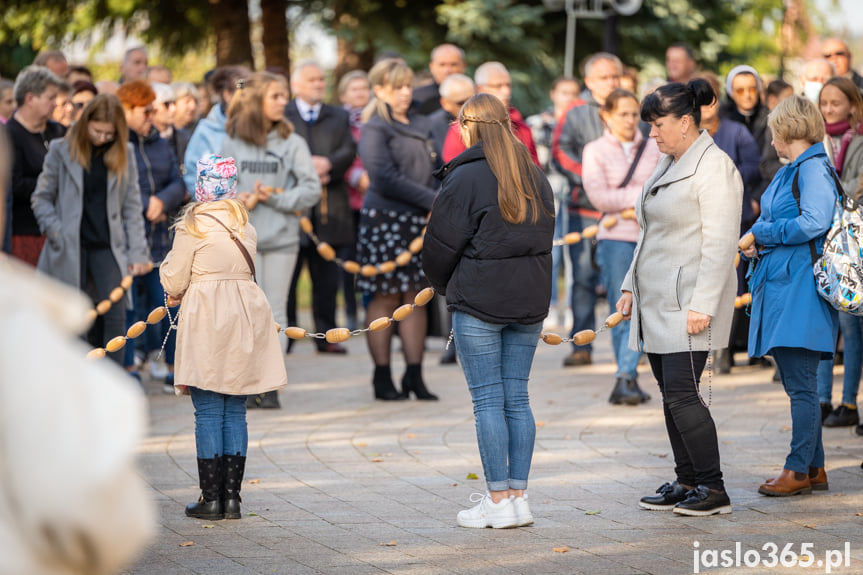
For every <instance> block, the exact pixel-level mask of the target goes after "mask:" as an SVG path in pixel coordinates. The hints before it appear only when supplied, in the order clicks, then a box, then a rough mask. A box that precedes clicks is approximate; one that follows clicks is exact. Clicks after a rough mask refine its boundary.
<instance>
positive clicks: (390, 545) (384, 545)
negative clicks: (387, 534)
mask: <svg viewBox="0 0 863 575" xmlns="http://www.w3.org/2000/svg"><path fill="white" fill-rule="evenodd" d="M397 545H398V543H396V540H395V539H393V540H392V541H390V542H389V543H378V546H380V547H396V546H397Z"/></svg>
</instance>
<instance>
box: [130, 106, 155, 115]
mask: <svg viewBox="0 0 863 575" xmlns="http://www.w3.org/2000/svg"><path fill="white" fill-rule="evenodd" d="M135 107H136V108H141V109H142V110H144V117H145V118H149V117H150V116H152V115H153V114H154V113H155V112H156V110H154V109H153V106H135Z"/></svg>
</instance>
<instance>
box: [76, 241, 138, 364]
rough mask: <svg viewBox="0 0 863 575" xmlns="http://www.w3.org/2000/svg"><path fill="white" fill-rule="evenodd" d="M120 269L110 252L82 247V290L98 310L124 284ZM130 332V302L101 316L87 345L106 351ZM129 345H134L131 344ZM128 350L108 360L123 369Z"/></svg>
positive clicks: (89, 335)
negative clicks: (127, 314) (97, 306)
mask: <svg viewBox="0 0 863 575" xmlns="http://www.w3.org/2000/svg"><path fill="white" fill-rule="evenodd" d="M122 279H123V278H122V274H121V273H120V267H119V266H118V265H117V260H115V259H114V254H113V253H112V252H111V249H110V248H98V249H93V248H85V247H81V290H82V291H84V293H86V294H87V295H88V296H90V299H91V300H92V302H93V305H94V306H95V305H96V304H97V303H99V302H100V301H102V300H103V299H108V295H109V294H110V293H111V290H113V289H114V288H115V287H117V286H119V285H120V281H121V280H122ZM125 332H126V298H125V297H124V298H123V299H121V300H120V301H119V302H117V303H115V304H114V305H112V306H111V309H110V310H108V313H106V314H104V315H100V316H98V317H97V318H96V321H95V322H93V326H92V327H91V328H90V331H88V332H87V342H88V343H89V344H90V345H92V346H93V347H105V344H106V343H108V342H109V341H110V340H111V338H114V337H117V336H118V335H123V334H124V333H125ZM127 345H131V342H130V343H128V344H127ZM124 353H125V350H120V351H116V352H114V353H109V354H108V356H109V357H110V358H111V359H112V360H114V361H115V362H117V363H118V364H120V365H123V356H124Z"/></svg>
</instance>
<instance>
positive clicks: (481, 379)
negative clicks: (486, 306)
mask: <svg viewBox="0 0 863 575" xmlns="http://www.w3.org/2000/svg"><path fill="white" fill-rule="evenodd" d="M452 328H453V333H454V341H455V347H456V352H457V353H458V358H459V363H460V364H461V367H462V370H464V376H465V379H466V380H467V386H468V389H469V390H470V395H471V398H472V399H473V413H474V417H475V418H476V438H477V443H478V444H479V455H480V458H481V459H482V469H483V472H484V473H485V480H486V485H487V487H488V490H489V491H505V490H507V489H527V476H528V474H529V473H530V461H531V459H532V458H533V443H534V439H535V437H536V424H535V423H534V420H533V412H532V411H531V410H530V399H529V397H528V392H527V383H528V377H529V376H530V366H531V364H532V363H533V355H534V353H535V352H536V344H537V342H538V341H539V334H540V331H542V323H541V322H540V323H535V324H531V325H522V324H518V323H511V324H505V325H503V324H492V323H486V322H484V321H482V320H479V319H477V318H475V317H473V316H471V315H469V314H466V313H464V312H460V311H456V312H453V314H452Z"/></svg>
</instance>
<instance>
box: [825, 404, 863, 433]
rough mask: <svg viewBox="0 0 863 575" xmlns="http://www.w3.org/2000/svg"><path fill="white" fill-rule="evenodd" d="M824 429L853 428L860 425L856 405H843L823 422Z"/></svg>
mask: <svg viewBox="0 0 863 575" xmlns="http://www.w3.org/2000/svg"><path fill="white" fill-rule="evenodd" d="M822 423H823V424H824V427H851V426H853V425H859V424H860V417H859V416H858V415H857V406H856V405H853V406H851V405H847V404H844V403H843V404H841V405H840V406H839V407H837V408H836V409H835V410H834V411H833V413H831V414H830V415H828V416H827V418H826V419H825V420H824V421H823V422H822Z"/></svg>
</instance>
